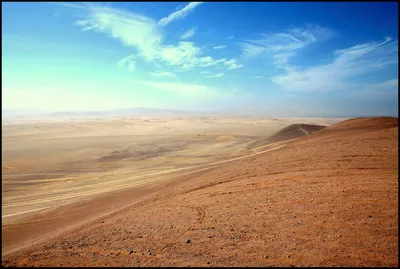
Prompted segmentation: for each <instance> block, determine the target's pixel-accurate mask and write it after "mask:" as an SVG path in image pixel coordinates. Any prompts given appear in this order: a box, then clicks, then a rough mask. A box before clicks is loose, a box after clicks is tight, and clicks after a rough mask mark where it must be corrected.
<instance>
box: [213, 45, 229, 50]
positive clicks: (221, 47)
mask: <svg viewBox="0 0 400 269" xmlns="http://www.w3.org/2000/svg"><path fill="white" fill-rule="evenodd" d="M224 48H226V46H223V45H221V46H215V47H213V49H215V50H219V49H224Z"/></svg>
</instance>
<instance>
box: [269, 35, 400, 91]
mask: <svg viewBox="0 0 400 269" xmlns="http://www.w3.org/2000/svg"><path fill="white" fill-rule="evenodd" d="M397 63H398V42H397V40H396V41H393V40H392V39H391V38H386V39H385V41H383V42H381V43H377V42H370V43H365V44H360V45H356V46H353V47H350V48H347V49H342V50H337V51H335V52H334V59H333V60H332V62H331V63H328V64H324V65H318V66H312V67H308V68H305V69H302V70H301V69H300V68H295V67H292V68H291V69H289V70H286V72H285V73H284V74H281V75H277V76H274V77H272V78H271V79H272V82H273V83H275V84H276V85H278V86H280V87H281V88H282V89H284V90H288V91H302V92H306V91H309V92H312V91H320V92H321V91H334V90H354V89H357V88H360V87H363V86H365V85H364V84H361V83H357V82H355V80H354V79H355V78H358V79H359V78H360V77H361V76H363V75H364V76H365V75H367V74H370V73H373V72H377V71H379V70H383V69H385V68H387V67H389V66H393V65H395V64H397ZM378 85H379V84H378Z"/></svg>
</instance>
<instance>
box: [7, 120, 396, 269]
mask: <svg viewBox="0 0 400 269" xmlns="http://www.w3.org/2000/svg"><path fill="white" fill-rule="evenodd" d="M135 190H136V192H138V193H137V194H136V195H137V196H136V198H135V199H136V200H137V201H136V204H134V205H133V206H128V207H126V208H125V209H123V210H119V211H117V212H114V213H112V214H111V215H107V216H103V217H101V218H94V219H93V220H92V221H91V222H89V223H86V224H84V225H82V226H80V227H78V228H76V229H74V230H70V231H67V232H65V233H64V234H61V235H60V236H58V237H55V238H53V239H49V240H46V241H45V242H43V243H40V244H37V245H32V246H30V247H28V248H25V249H21V250H19V251H16V252H14V253H10V254H7V255H5V256H3V257H2V265H3V266H23V265H28V266H58V265H62V266H292V265H293V266H296V265H299V266H397V265H398V119H397V118H372V119H371V118H367V119H352V120H349V121H345V122H342V123H339V124H336V125H332V126H330V127H328V128H325V129H323V130H321V131H318V132H315V133H313V134H311V135H308V136H305V137H303V138H300V139H298V140H295V141H291V142H288V143H287V145H286V146H284V147H282V148H279V149H277V150H273V151H270V152H265V153H263V154H259V155H255V156H252V157H249V158H244V159H240V160H237V161H232V162H228V163H226V164H223V165H221V166H217V167H215V168H211V169H208V170H203V171H199V172H197V173H193V174H190V175H184V176H181V177H177V178H175V179H173V180H170V181H163V182H162V183H157V184H155V185H154V186H153V187H152V188H150V187H149V188H148V189H146V190H145V189H143V190H138V189H137V188H136V189H135ZM132 195H135V193H134V190H126V191H124V192H120V193H119V194H118V196H117V197H116V196H115V195H114V196H113V195H111V194H110V196H107V195H105V196H103V197H101V198H98V199H97V200H92V201H90V202H89V201H88V202H81V203H80V205H79V206H78V205H76V204H75V205H72V204H71V205H66V206H64V208H63V209H62V210H61V211H50V212H47V213H46V212H45V213H43V214H42V215H41V217H40V218H36V219H34V220H32V223H26V222H25V224H24V225H25V226H23V225H21V226H18V225H16V224H14V225H13V224H10V225H9V226H7V227H4V226H3V229H2V232H3V242H2V244H3V246H4V244H5V241H8V242H12V241H13V240H18V238H19V237H20V236H21V234H20V233H21V231H24V232H26V233H29V232H31V233H32V231H29V229H27V228H26V227H33V226H35V227H36V228H35V229H40V228H41V229H46V225H48V224H49V220H52V219H57V214H58V215H63V216H64V219H68V218H67V217H66V216H69V217H70V219H71V218H74V217H79V214H83V212H86V213H87V214H92V212H95V211H99V208H101V207H103V206H106V205H109V204H112V203H118V201H119V202H120V203H121V201H124V200H125V199H127V198H128V197H131V196H132ZM79 208H83V209H84V211H82V210H81V211H79ZM74 210H76V212H78V213H77V215H76V216H74V214H72V213H71V212H74ZM79 212H80V213H79ZM68 214H70V215H68ZM93 215H95V214H93ZM59 219H60V218H58V220H59ZM34 221H37V222H34ZM61 223H62V222H58V225H61ZM33 224H34V225H33ZM53 224H54V223H53ZM67 224H68V223H67ZM33 230H34V229H33ZM4 240H5V241H4Z"/></svg>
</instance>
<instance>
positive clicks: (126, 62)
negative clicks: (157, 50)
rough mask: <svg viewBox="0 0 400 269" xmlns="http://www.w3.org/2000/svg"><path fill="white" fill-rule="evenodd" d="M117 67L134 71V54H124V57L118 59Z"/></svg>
mask: <svg viewBox="0 0 400 269" xmlns="http://www.w3.org/2000/svg"><path fill="white" fill-rule="evenodd" d="M118 66H119V67H127V68H128V70H129V72H133V71H135V68H136V56H135V55H134V54H131V55H129V56H126V57H125V58H123V59H121V60H119V61H118Z"/></svg>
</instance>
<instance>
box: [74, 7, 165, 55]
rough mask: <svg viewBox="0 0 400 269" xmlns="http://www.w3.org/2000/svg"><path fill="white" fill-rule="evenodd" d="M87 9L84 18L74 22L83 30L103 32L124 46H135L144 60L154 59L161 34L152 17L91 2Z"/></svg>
mask: <svg viewBox="0 0 400 269" xmlns="http://www.w3.org/2000/svg"><path fill="white" fill-rule="evenodd" d="M87 11H88V13H87V15H86V19H84V20H79V21H77V22H76V25H78V26H81V27H82V30H83V31H89V30H93V31H96V32H102V33H105V34H107V35H109V36H110V37H112V38H117V39H119V40H120V41H121V42H122V43H123V44H124V45H126V46H132V47H135V48H136V49H137V50H138V54H139V55H141V56H142V57H144V58H145V59H146V60H153V59H154V57H155V54H156V51H157V48H158V47H159V46H160V44H161V42H162V35H161V34H160V31H159V29H158V28H157V26H156V22H155V21H154V20H153V19H151V18H148V17H145V16H141V15H137V14H134V13H131V12H127V11H123V10H119V9H115V8H110V7H104V6H99V5H93V4H92V5H89V6H88V8H87Z"/></svg>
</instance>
